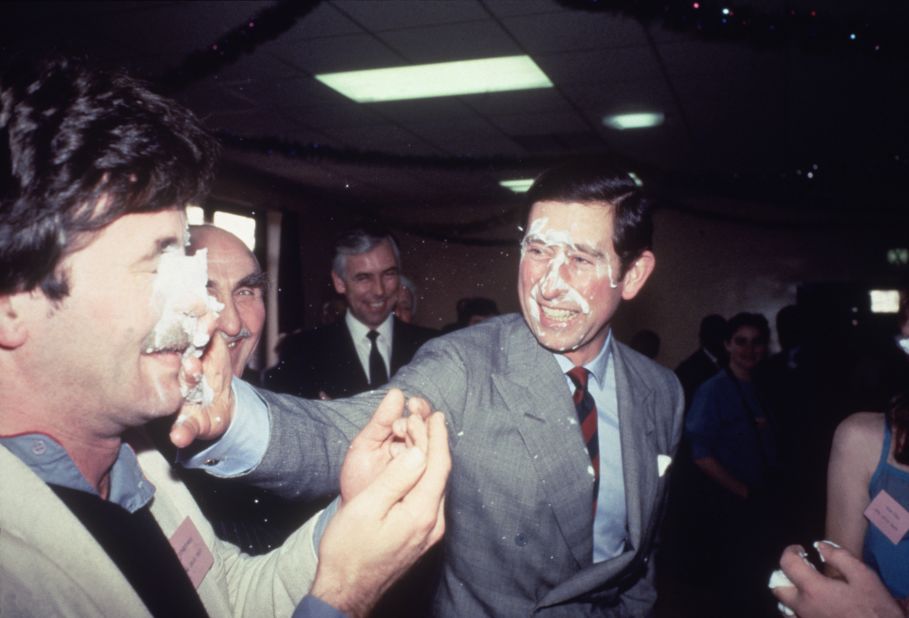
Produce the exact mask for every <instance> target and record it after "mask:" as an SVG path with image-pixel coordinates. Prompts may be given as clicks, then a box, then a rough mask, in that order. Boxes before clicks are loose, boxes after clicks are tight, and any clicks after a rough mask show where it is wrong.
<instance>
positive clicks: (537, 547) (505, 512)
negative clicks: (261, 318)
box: [252, 315, 684, 617]
mask: <svg viewBox="0 0 909 618" xmlns="http://www.w3.org/2000/svg"><path fill="white" fill-rule="evenodd" d="M612 355H613V356H612V358H613V362H615V372H616V381H617V385H616V386H617V396H618V412H619V423H620V436H621V443H622V462H623V474H624V480H625V493H626V502H627V504H626V507H627V522H626V525H627V530H628V536H627V542H626V550H625V551H624V552H623V553H622V554H620V555H619V556H617V557H615V558H613V559H610V560H607V561H604V562H601V563H598V564H592V563H591V562H592V559H591V556H592V545H593V540H592V527H593V512H592V508H591V504H590V495H591V482H592V481H591V477H590V476H589V474H588V472H587V467H588V465H589V459H588V457H587V454H586V449H585V447H584V444H583V439H582V437H581V433H580V429H579V427H578V425H577V422H576V420H575V419H576V415H575V410H574V405H573V403H572V400H571V393H570V391H569V389H568V387H567V385H566V383H565V378H564V376H563V375H562V373H561V370H560V369H559V366H558V363H556V361H555V359H554V358H553V356H552V354H551V353H550V352H548V351H547V350H545V349H544V348H542V347H541V346H540V345H539V344H538V343H537V341H536V339H535V338H534V337H533V334H532V333H531V332H530V330H529V329H528V328H527V326H526V325H525V323H524V321H523V319H522V318H521V316H519V315H509V316H502V317H499V318H495V319H492V320H488V321H486V322H483V323H481V324H479V325H477V326H475V327H473V328H469V329H465V330H460V331H456V332H454V333H451V334H450V335H447V336H444V337H441V338H438V339H434V340H432V341H430V342H429V343H427V344H426V345H425V346H423V347H422V348H421V349H420V351H419V352H418V353H417V355H416V356H415V357H414V360H413V361H412V362H411V363H410V364H409V365H407V366H405V367H403V368H402V369H401V370H400V371H399V372H398V374H397V375H396V376H395V379H394V380H393V381H392V385H393V386H397V387H399V388H401V389H403V390H404V392H405V393H407V394H413V395H422V396H424V397H426V398H427V399H428V400H429V401H430V402H431V403H432V404H433V406H434V407H435V408H436V409H439V410H442V411H443V412H445V413H446V415H447V418H448V424H449V432H450V437H451V447H452V455H453V458H454V459H453V469H452V474H451V478H450V480H449V489H448V499H447V502H446V508H447V513H446V516H447V531H446V535H445V540H444V559H445V562H444V567H443V573H442V578H441V581H440V586H439V589H438V590H437V593H436V596H435V602H434V604H435V608H434V613H435V614H436V615H440V616H471V617H473V616H484V615H485V616H527V615H541V616H543V615H545V616H584V615H602V616H643V615H647V614H648V613H649V612H650V610H651V608H652V605H653V602H654V600H655V598H656V594H655V591H654V588H653V585H652V577H651V575H652V568H651V565H650V558H651V556H652V554H653V549H654V540H655V537H656V534H657V529H658V524H659V520H660V516H661V511H662V506H663V503H664V501H665V494H666V487H667V479H666V476H665V475H662V474H661V473H660V470H659V467H658V456H660V455H664V456H671V455H672V454H673V453H674V451H675V448H676V445H677V444H678V440H679V436H680V432H681V424H682V412H683V405H684V400H683V396H682V390H681V387H680V386H679V383H678V380H677V379H676V378H675V376H674V375H673V374H672V372H671V371H669V370H668V369H665V368H663V367H661V366H659V365H657V364H655V363H653V362H652V361H650V360H649V359H647V358H645V357H644V356H642V355H640V354H638V353H636V352H634V351H632V350H630V349H629V348H627V347H625V346H624V345H622V344H619V343H613V348H612ZM382 394H383V393H380V392H373V393H364V394H362V395H360V396H358V397H354V398H351V399H347V400H337V401H332V402H316V401H304V400H293V399H289V398H283V397H273V396H269V395H267V394H266V397H267V398H268V400H269V401H270V405H271V414H272V437H271V444H270V447H269V450H268V452H267V453H266V456H265V458H264V459H263V461H262V462H261V464H260V465H259V466H258V468H257V469H256V470H255V471H254V472H253V473H252V478H253V480H257V481H258V482H259V483H262V484H265V485H267V486H269V487H271V488H273V489H276V490H278V491H281V492H283V493H285V494H295V493H296V494H301V493H310V492H312V491H322V490H324V485H325V483H326V482H327V481H328V478H327V477H329V476H331V475H336V474H337V467H338V466H339V461H337V459H338V458H342V457H343V454H344V452H343V451H344V449H343V448H342V446H345V445H342V444H340V443H343V437H347V438H349V437H351V436H352V435H353V434H354V433H355V432H356V428H357V427H358V426H360V425H362V423H363V422H365V419H366V418H368V416H369V414H370V413H371V412H372V410H373V409H374V408H375V406H376V405H377V404H378V402H379V400H380V399H381V397H382ZM301 467H302V468H303V469H305V470H307V471H310V470H312V469H314V470H315V471H316V478H313V477H312V476H311V475H310V474H306V473H304V474H300V472H299V470H300V468H301ZM313 467H314V468H313ZM323 475H324V476H323ZM335 478H336V477H335Z"/></svg>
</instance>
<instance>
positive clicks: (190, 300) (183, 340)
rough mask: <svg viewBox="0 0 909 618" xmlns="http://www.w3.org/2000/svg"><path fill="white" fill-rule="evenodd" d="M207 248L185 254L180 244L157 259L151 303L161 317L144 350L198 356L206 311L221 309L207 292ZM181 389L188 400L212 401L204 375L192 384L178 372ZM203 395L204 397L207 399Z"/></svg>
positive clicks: (202, 345) (203, 342)
mask: <svg viewBox="0 0 909 618" xmlns="http://www.w3.org/2000/svg"><path fill="white" fill-rule="evenodd" d="M207 283H208V251H207V250H205V249H200V250H199V251H196V253H195V255H185V254H184V253H183V249H182V248H176V247H175V248H172V249H169V250H166V251H164V252H163V253H162V254H161V258H160V260H159V261H158V269H157V274H156V276H155V283H154V289H153V296H152V298H153V301H152V302H153V303H155V306H156V307H161V308H162V312H161V318H160V319H159V320H158V323H157V324H155V327H154V329H153V330H152V332H151V334H150V335H149V337H148V338H147V339H146V342H145V350H144V351H145V353H146V354H153V353H155V352H182V354H183V358H188V357H189V356H195V357H197V358H198V357H200V356H202V352H203V350H204V349H205V346H206V345H207V344H208V340H209V335H208V329H207V323H206V321H205V320H204V319H203V318H204V317H205V316H206V315H207V314H209V313H212V314H214V315H215V316H217V314H218V313H219V312H220V311H221V310H222V309H224V305H222V304H221V303H220V302H218V301H217V300H216V299H215V298H214V297H213V296H211V295H210V294H209V293H208V289H207ZM180 392H181V393H182V394H183V397H184V399H186V401H187V402H189V403H203V404H207V403H211V393H212V390H211V388H210V387H209V386H208V384H207V383H206V382H205V377H204V376H203V377H202V380H200V381H199V383H198V384H196V385H195V386H194V387H191V386H189V384H187V383H186V382H185V380H184V377H183V375H182V372H181V375H180ZM206 395H208V397H207V399H208V400H207V401H206Z"/></svg>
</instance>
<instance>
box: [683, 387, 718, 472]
mask: <svg viewBox="0 0 909 618" xmlns="http://www.w3.org/2000/svg"><path fill="white" fill-rule="evenodd" d="M714 386H715V384H714V383H713V382H712V381H708V382H705V383H704V384H701V386H700V387H699V388H698V389H697V391H695V393H694V400H693V401H692V402H691V408H690V409H689V410H688V417H687V418H686V419H685V435H686V436H687V437H688V441H689V442H690V443H691V457H692V458H693V459H702V458H704V457H711V456H712V455H713V437H714V433H715V430H716V423H717V419H716V414H715V411H716V396H717V389H716V388H714Z"/></svg>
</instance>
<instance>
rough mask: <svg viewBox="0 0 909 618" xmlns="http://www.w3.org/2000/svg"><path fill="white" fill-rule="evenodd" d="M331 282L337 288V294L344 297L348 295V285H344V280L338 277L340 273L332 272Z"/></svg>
mask: <svg viewBox="0 0 909 618" xmlns="http://www.w3.org/2000/svg"><path fill="white" fill-rule="evenodd" d="M331 282H332V283H333V284H334V286H335V292H337V293H338V294H341V295H342V296H343V295H345V294H346V293H347V285H345V284H344V279H342V278H341V277H339V276H338V273H336V272H335V271H331Z"/></svg>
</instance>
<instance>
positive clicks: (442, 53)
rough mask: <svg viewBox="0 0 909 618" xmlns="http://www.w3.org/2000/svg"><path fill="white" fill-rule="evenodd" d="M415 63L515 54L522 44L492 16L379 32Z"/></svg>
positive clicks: (520, 51)
mask: <svg viewBox="0 0 909 618" xmlns="http://www.w3.org/2000/svg"><path fill="white" fill-rule="evenodd" d="M377 36H378V37H379V38H380V39H382V40H383V41H385V42H386V43H387V44H388V46H389V47H391V48H392V49H395V50H397V51H398V53H400V55H401V57H403V58H406V59H407V60H408V61H409V62H412V63H415V64H421V63H428V62H448V61H452V60H472V59H474V58H489V57H495V56H514V55H518V54H521V53H523V52H522V50H521V48H520V47H518V45H517V44H515V42H514V41H513V40H512V39H511V37H509V36H508V34H507V33H506V32H505V31H504V30H502V28H501V26H499V24H497V23H496V22H495V21H493V20H491V19H483V20H477V21H471V22H460V23H456V24H443V25H439V26H426V27H424V28H411V29H406V30H391V31H387V32H380V33H378V35H377Z"/></svg>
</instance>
